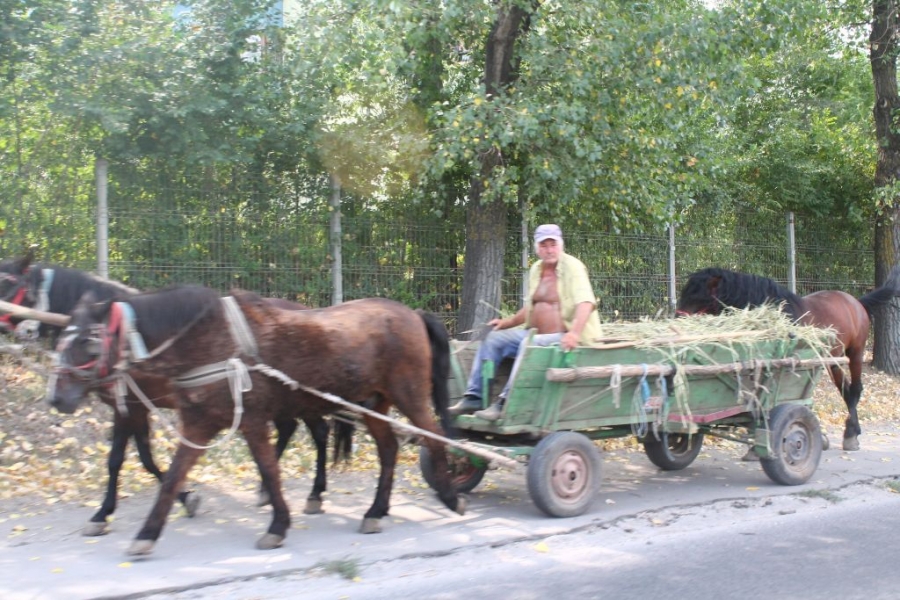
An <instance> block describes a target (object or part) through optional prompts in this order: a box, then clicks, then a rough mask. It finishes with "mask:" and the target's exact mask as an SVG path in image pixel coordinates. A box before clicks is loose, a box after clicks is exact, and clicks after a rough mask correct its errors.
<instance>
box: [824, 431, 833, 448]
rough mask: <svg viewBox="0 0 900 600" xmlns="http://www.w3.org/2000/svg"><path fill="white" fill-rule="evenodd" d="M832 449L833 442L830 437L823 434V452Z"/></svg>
mask: <svg viewBox="0 0 900 600" xmlns="http://www.w3.org/2000/svg"><path fill="white" fill-rule="evenodd" d="M829 448H831V440H829V439H828V436H827V435H825V433H824V432H823V433H822V450H828V449H829Z"/></svg>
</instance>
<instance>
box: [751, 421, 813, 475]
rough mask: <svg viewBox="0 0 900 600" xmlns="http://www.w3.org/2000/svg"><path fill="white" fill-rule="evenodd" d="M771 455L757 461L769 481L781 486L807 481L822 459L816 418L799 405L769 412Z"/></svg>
mask: <svg viewBox="0 0 900 600" xmlns="http://www.w3.org/2000/svg"><path fill="white" fill-rule="evenodd" d="M769 443H770V444H771V446H772V454H771V455H770V456H768V457H766V458H760V459H759V462H760V464H761V465H762V468H763V471H765V472H766V475H768V476H769V479H771V480H772V481H774V482H775V483H780V484H781V485H801V484H803V483H806V482H807V481H809V478H810V477H812V476H813V473H815V472H816V469H817V468H818V467H819V460H821V458H822V429H821V428H820V427H819V420H818V419H817V418H816V415H815V414H813V412H812V411H811V410H810V409H809V408H808V407H806V406H803V405H802V404H779V405H778V406H776V407H775V408H773V409H772V410H771V411H770V412H769Z"/></svg>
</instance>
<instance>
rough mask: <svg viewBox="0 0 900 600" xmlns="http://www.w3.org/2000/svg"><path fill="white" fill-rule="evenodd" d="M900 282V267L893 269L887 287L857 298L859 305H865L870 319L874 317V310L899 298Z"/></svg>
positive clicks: (884, 286)
mask: <svg viewBox="0 0 900 600" xmlns="http://www.w3.org/2000/svg"><path fill="white" fill-rule="evenodd" d="M898 281H900V265H897V266H895V267H894V268H893V269H891V273H890V275H889V276H888V279H887V283H886V284H885V285H883V286H881V287H880V288H878V289H876V290H873V291H871V292H869V293H868V294H866V295H864V296H860V297H859V298H857V300H858V301H859V303H860V304H862V305H863V308H865V309H866V312H867V313H869V317H870V318H871V317H872V310H873V309H875V308H878V307H879V306H882V305H884V304H887V303H888V302H890V301H891V300H893V299H894V298H896V297H897V296H900V283H898Z"/></svg>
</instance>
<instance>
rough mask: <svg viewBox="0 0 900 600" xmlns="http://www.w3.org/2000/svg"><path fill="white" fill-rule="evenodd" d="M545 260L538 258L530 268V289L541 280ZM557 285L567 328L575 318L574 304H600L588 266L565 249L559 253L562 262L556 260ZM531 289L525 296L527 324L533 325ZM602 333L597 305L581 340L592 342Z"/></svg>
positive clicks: (582, 333)
mask: <svg viewBox="0 0 900 600" xmlns="http://www.w3.org/2000/svg"><path fill="white" fill-rule="evenodd" d="M542 263H543V261H540V260H539V261H537V262H536V263H534V264H533V265H531V270H530V271H529V272H528V289H529V290H536V289H537V287H538V284H539V283H540V281H541V265H542ZM556 282H557V283H556V285H557V288H558V290H557V291H558V292H559V304H560V306H559V310H560V313H561V314H562V319H563V323H565V325H566V330H569V329H571V328H572V322H573V321H574V320H575V307H576V306H578V305H579V304H581V303H582V302H590V303H591V304H593V305H595V306H596V304H597V298H596V296H594V290H593V288H592V287H591V280H590V278H589V277H588V272H587V267H585V266H584V263H583V262H581V261H580V260H578V259H577V258H575V257H574V256H572V255H570V254H566V253H565V252H562V253H560V255H559V262H557V263H556ZM531 303H532V302H531V293H530V292H529V294H528V295H527V296H526V297H525V327H526V328H528V327H530V325H529V323H528V320H529V318H530V315H531ZM599 337H600V317H598V316H597V310H596V308H595V309H594V310H593V311H591V315H590V316H589V317H588V320H587V322H586V323H585V324H584V329H583V330H582V332H581V338H579V340H578V343H579V344H580V345H582V346H590V345H591V344H592V343H593V340H595V339H598V338H599Z"/></svg>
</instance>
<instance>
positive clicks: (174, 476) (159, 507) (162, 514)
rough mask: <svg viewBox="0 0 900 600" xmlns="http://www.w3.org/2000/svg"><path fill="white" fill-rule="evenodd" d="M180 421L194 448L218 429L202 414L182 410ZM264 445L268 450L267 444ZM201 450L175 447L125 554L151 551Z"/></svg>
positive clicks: (181, 444)
mask: <svg viewBox="0 0 900 600" xmlns="http://www.w3.org/2000/svg"><path fill="white" fill-rule="evenodd" d="M181 420H182V432H183V435H184V437H185V438H187V439H189V440H191V442H192V443H193V444H195V445H197V446H205V445H206V444H208V443H209V441H210V440H211V439H212V438H213V436H215V435H216V433H218V432H219V431H221V429H222V428H221V427H220V426H219V424H218V423H214V422H210V420H209V419H208V418H205V417H204V415H202V414H198V415H191V414H190V413H189V412H188V411H184V410H182V411H181ZM267 445H268V446H269V448H270V449H271V445H270V444H267ZM205 451H206V450H201V449H198V448H193V447H191V446H187V445H185V444H184V443H183V442H182V443H179V444H178V449H177V450H176V451H175V456H174V458H173V459H172V464H171V465H170V466H169V471H168V473H166V476H165V477H163V480H162V485H161V486H160V488H159V492H158V493H157V495H156V502H154V503H153V507H152V508H151V509H150V513H149V514H148V515H147V518H146V520H145V521H144V526H143V527H142V528H141V530H140V531H139V532H138V534H137V536H136V537H135V539H134V541H132V543H131V546H130V547H129V548H128V554H130V555H132V556H139V555H145V554H150V553H151V552H153V547H154V546H155V545H156V540H158V539H159V536H160V535H161V534H162V530H163V527H165V525H166V519H167V518H168V516H169V512H170V511H171V510H172V505H173V504H174V503H175V498H176V497H177V496H178V491H179V490H180V489H181V486H182V484H183V483H184V480H185V479H186V478H187V474H188V472H189V471H190V470H191V468H192V467H193V466H194V465H195V464H196V463H197V460H198V459H199V458H200V456H202V455H203V453H204V452H205Z"/></svg>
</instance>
